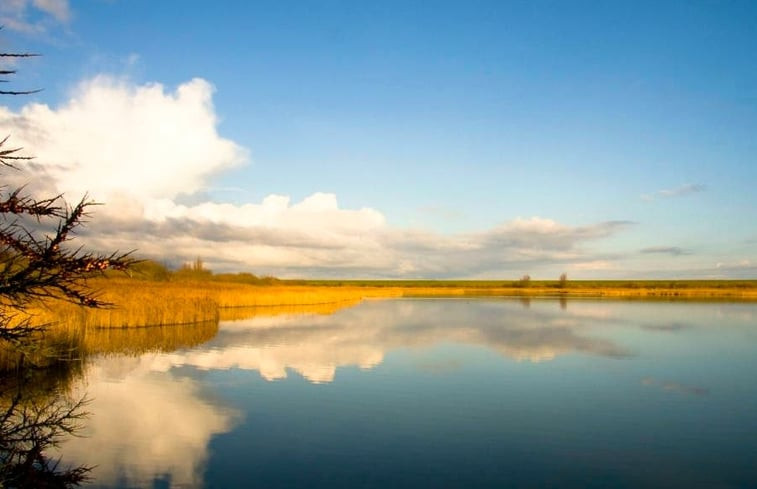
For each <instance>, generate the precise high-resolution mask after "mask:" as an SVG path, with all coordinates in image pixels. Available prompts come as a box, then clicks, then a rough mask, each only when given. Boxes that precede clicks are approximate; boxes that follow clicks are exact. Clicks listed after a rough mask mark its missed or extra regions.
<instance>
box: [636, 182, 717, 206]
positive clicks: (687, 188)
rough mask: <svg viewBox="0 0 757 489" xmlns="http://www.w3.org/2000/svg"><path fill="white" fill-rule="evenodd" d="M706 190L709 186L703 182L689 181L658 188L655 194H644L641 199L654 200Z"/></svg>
mask: <svg viewBox="0 0 757 489" xmlns="http://www.w3.org/2000/svg"><path fill="white" fill-rule="evenodd" d="M705 190H707V186H706V185H703V184H701V183H687V184H684V185H681V186H679V187H675V188H669V189H663V190H658V191H657V192H655V193H653V194H643V195H642V196H641V199H642V200H645V201H647V202H652V201H654V200H656V199H659V198H663V199H669V198H671V197H682V196H684V195H691V194H696V193H699V192H704V191H705Z"/></svg>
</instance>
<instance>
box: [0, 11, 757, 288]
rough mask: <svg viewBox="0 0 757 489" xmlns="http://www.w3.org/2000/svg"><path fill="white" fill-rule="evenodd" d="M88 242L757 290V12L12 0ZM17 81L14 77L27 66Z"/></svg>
mask: <svg viewBox="0 0 757 489" xmlns="http://www.w3.org/2000/svg"><path fill="white" fill-rule="evenodd" d="M0 24H1V25H3V29H2V30H0V50H2V51H6V52H7V51H25V52H35V53H41V54H42V55H43V56H41V57H39V58H33V59H24V60H16V61H14V62H12V64H11V67H12V68H13V69H16V70H17V71H18V73H17V74H16V75H14V76H13V78H12V79H11V80H10V82H9V83H6V84H4V86H3V88H15V89H36V88H42V89H43V90H42V91H41V92H39V93H36V94H33V95H30V96H24V97H4V98H0V134H8V135H10V136H11V139H10V141H11V142H12V143H13V144H15V145H17V146H22V147H23V148H24V151H28V152H29V153H31V154H33V155H34V156H35V159H34V161H33V163H31V164H30V165H29V166H28V167H27V168H25V169H24V171H23V172H18V173H13V174H9V173H7V172H6V173H5V174H4V175H3V177H4V178H5V179H6V182H9V183H11V184H25V185H27V188H28V189H29V191H30V192H33V193H37V194H39V195H49V194H50V193H59V192H63V193H64V195H65V196H66V198H67V199H68V200H69V201H76V200H78V199H79V198H81V196H83V195H85V193H86V194H87V195H89V196H91V198H93V199H95V200H97V201H98V202H101V203H103V204H104V205H102V206H99V207H97V209H96V210H95V212H94V214H93V215H92V217H91V219H90V221H89V222H88V224H87V227H86V228H85V229H83V230H82V232H81V233H80V236H79V238H77V242H76V244H83V245H85V246H86V247H87V248H93V249H98V250H103V251H107V250H113V249H120V250H137V251H136V253H137V255H139V256H142V257H148V258H153V259H156V260H160V261H162V262H164V263H167V264H169V265H172V266H177V265H179V264H181V263H182V262H184V261H188V260H193V259H194V258H196V257H201V258H202V259H203V260H204V261H205V263H206V264H207V265H208V266H209V267H210V268H212V269H213V270H214V271H245V272H252V273H256V274H261V275H264V274H270V275H275V276H279V277H324V278H404V279H408V278H487V279H500V278H501V279H517V278H520V277H521V276H523V275H525V274H528V275H530V276H531V277H533V278H545V279H556V278H557V277H558V276H559V275H560V274H561V273H567V275H568V277H569V278H576V279H578V278H586V279H589V278H608V279H625V278H628V279H634V278H637V279H640V278H757V192H755V191H754V187H755V184H756V183H757V4H756V3H754V2H751V1H722V2H715V1H712V2H709V1H698V2H678V1H673V0H671V1H666V2H657V1H655V2H644V1H638V2H600V1H596V2H584V1H565V2H552V1H533V2H520V1H518V2H515V1H513V2H503V1H494V2H486V1H467V2H445V1H441V0H440V1H435V2H420V1H397V2H394V1H384V2H350V1H300V2H288V1H269V2H257V1H226V2H223V3H219V2H207V1H195V0H185V1H181V2H178V1H164V2H148V1H142V0H130V1H128V2H127V1H125V0H107V1H106V0H81V1H77V2H69V1H68V0H3V1H2V3H0ZM5 63H6V66H8V63H9V61H8V60H6V61H5Z"/></svg>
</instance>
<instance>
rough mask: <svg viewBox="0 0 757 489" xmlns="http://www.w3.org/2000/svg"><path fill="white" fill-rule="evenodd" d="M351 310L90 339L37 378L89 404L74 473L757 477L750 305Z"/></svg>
mask: <svg viewBox="0 0 757 489" xmlns="http://www.w3.org/2000/svg"><path fill="white" fill-rule="evenodd" d="M346 306H349V304H343V305H341V306H339V307H337V306H330V307H329V308H316V309H308V308H304V309H303V308H294V309H293V308H283V309H277V308H269V309H256V310H253V311H250V310H248V311H242V310H235V311H232V312H230V313H229V314H230V316H229V317H231V318H233V319H234V320H228V321H223V322H222V323H221V324H220V326H219V325H214V324H210V325H196V326H193V327H183V326H182V327H174V328H167V329H166V328H147V329H144V330H139V329H137V330H130V329H126V330H110V331H99V332H94V333H93V332H88V333H87V334H86V335H79V336H77V337H76V338H78V339H76V342H78V344H79V345H80V346H81V348H82V351H84V352H86V355H85V358H84V361H83V362H79V363H72V368H71V369H70V371H69V373H65V375H63V374H61V378H59V379H58V380H54V379H53V378H52V377H50V378H49V379H48V380H47V381H45V382H46V383H45V382H40V383H39V386H40V393H43V392H58V393H60V392H64V391H65V392H66V393H68V394H67V395H68V398H69V399H77V398H81V397H82V396H84V394H85V393H86V395H87V396H88V397H89V398H91V399H92V402H91V403H90V404H89V405H88V406H87V411H89V412H90V413H91V416H90V417H89V419H88V420H87V423H86V426H85V427H84V428H83V430H82V434H83V435H85V437H84V438H73V439H71V440H68V441H67V442H66V443H65V444H64V445H63V447H62V452H61V453H62V458H63V462H64V464H70V466H73V467H77V466H79V465H86V466H95V468H94V470H93V472H92V474H91V475H92V476H93V477H94V479H95V482H94V486H95V487H104V488H121V487H182V488H193V487H197V488H200V487H253V486H254V487H269V488H270V487H316V486H319V487H336V486H341V487H355V486H370V487H378V486H380V487H419V486H424V485H425V486H426V487H430V486H437V487H438V486H443V485H444V484H446V483H449V481H450V480H455V481H457V482H459V484H456V485H459V486H460V487H507V486H508V484H510V483H511V485H513V486H520V487H532V486H539V485H541V486H542V487H567V486H572V487H583V486H586V485H589V483H592V481H595V479H593V478H592V477H593V476H591V474H593V473H594V472H595V471H597V470H602V471H605V472H604V473H605V474H610V475H606V477H608V478H606V479H603V480H604V481H605V482H608V481H609V482H615V483H617V484H614V485H616V486H623V485H628V484H626V483H627V482H628V481H634V480H637V479H634V477H636V476H637V472H636V471H637V470H638V469H637V468H638V467H651V466H653V465H655V464H657V462H658V461H659V460H661V459H662V458H665V463H664V464H661V465H663V466H664V465H665V464H667V466H669V467H672V468H671V469H670V471H669V473H668V472H664V471H663V472H659V471H658V472H654V471H652V472H650V473H649V477H648V478H647V479H644V481H646V482H649V481H660V480H664V481H665V482H671V481H673V482H675V484H669V485H671V486H678V487H688V486H687V485H686V484H688V485H689V486H690V485H691V484H690V483H692V482H696V481H698V480H701V476H702V475H703V474H705V472H707V471H710V472H713V473H714V472H716V469H713V468H712V467H714V466H715V465H717V464H710V465H708V460H710V459H708V458H707V457H712V454H711V450H709V449H708V448H707V447H708V446H710V445H713V444H714V445H717V446H719V447H720V448H719V450H721V451H722V453H727V454H728V455H727V456H726V455H724V456H723V457H721V459H720V461H719V462H718V463H721V464H722V463H724V459H726V458H727V459H728V463H730V464H731V465H729V466H728V467H729V474H733V480H735V481H737V482H743V481H745V480H749V478H750V477H752V475H756V476H757V474H755V472H754V469H752V468H751V467H752V466H751V465H749V464H748V463H746V462H744V459H745V456H744V453H747V451H748V449H750V448H757V447H755V446H754V442H752V441H751V440H753V439H757V437H752V436H745V435H749V433H746V434H745V433H744V431H745V430H744V427H745V426H754V421H755V419H754V414H753V413H754V410H753V409H752V408H751V407H750V406H752V407H753V406H754V405H755V404H754V403H755V400H757V394H755V392H754V389H753V387H750V386H752V385H753V383H750V380H753V379H750V377H749V375H750V374H749V370H748V369H747V368H746V366H748V365H750V364H751V365H753V358H755V356H754V344H755V342H752V343H750V342H749V341H747V339H748V338H750V337H753V335H754V330H755V327H754V326H755V324H754V323H753V322H752V321H751V320H752V319H753V315H752V311H753V310H754V306H747V307H742V306H734V308H733V309H732V310H729V308H728V307H727V306H724V305H703V306H701V307H700V306H699V305H696V304H686V305H685V306H683V305H678V306H676V305H670V304H667V305H666V304H662V303H655V304H643V303H638V302H635V303H621V302H602V301H580V300H578V301H571V303H570V304H568V305H566V304H564V303H562V302H561V301H559V300H539V299H533V300H531V301H530V303H529V304H528V306H527V307H524V306H525V305H524V304H523V303H521V302H520V301H519V300H517V299H514V300H492V299H487V300H465V299H455V300H420V299H413V300H389V301H367V302H364V303H361V304H360V305H359V306H357V307H346ZM750 308H751V309H750ZM251 312H253V313H254V314H255V315H254V316H253V317H246V318H245V316H249V314H250V313H251ZM713 326H716V327H713ZM63 343H65V342H63ZM482 358H483V360H482ZM750 362H751V363H750ZM471 364H474V367H475V368H471ZM77 365H78V366H77ZM345 367H353V368H351V369H349V368H345ZM354 367H358V368H359V369H364V370H366V371H365V372H362V371H360V370H358V369H356V368H354ZM343 368H344V370H340V369H343ZM292 372H296V373H297V374H298V375H296V376H292V377H293V378H292V379H291V380H292V381H290V382H276V383H269V382H266V381H272V380H280V379H285V378H286V377H287V376H288V375H290V374H291V373H292ZM300 376H301V377H302V378H304V379H306V380H307V382H303V381H301V380H299V378H300ZM261 377H262V379H264V380H261ZM313 384H327V385H313ZM710 386H716V388H713V389H712V390H710ZM40 395H42V394H40ZM724 410H728V412H729V413H730V415H729V417H722V416H720V414H719V413H721V412H723V411H724ZM692 423H695V424H696V426H697V427H698V430H699V431H700V432H702V433H703V434H696V436H702V442H701V443H691V440H692V436H695V435H694V434H692V432H691V426H692ZM749 423H752V424H751V425H750V424H749ZM587 427H590V428H587ZM746 431H749V430H748V429H747V430H746ZM658 434H660V435H659V436H658ZM752 434H757V433H752ZM450 440H454V443H450ZM660 440H662V441H660ZM731 440H739V442H738V443H739V445H738V447H737V448H735V449H732V450H730V451H728V449H729V445H728V443H731ZM671 453H672V454H673V455H670V454H671ZM618 460H625V461H628V462H623V463H618V462H617V461H618ZM293 467H296V470H294V469H293ZM692 467H693V468H692ZM650 470H651V469H650ZM661 470H662V469H661ZM666 470H667V469H666ZM535 474H551V475H544V476H543V477H542V476H541V475H539V476H538V477H537V476H535ZM670 474H675V477H680V479H671V478H670V477H671V475H670ZM681 474H683V475H681ZM707 474H709V472H707ZM534 477H536V479H535V478H534ZM539 477H542V478H541V479H539ZM571 477H572V479H571ZM718 477H719V476H718ZM712 480H720V479H718V478H717V477H715V478H714V479H712ZM566 481H567V482H566ZM571 481H572V482H571ZM403 484H404V486H403ZM609 485H613V484H609ZM642 485H643V484H642ZM647 485H649V486H654V484H647Z"/></svg>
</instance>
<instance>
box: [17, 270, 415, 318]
mask: <svg viewBox="0 0 757 489" xmlns="http://www.w3.org/2000/svg"><path fill="white" fill-rule="evenodd" d="M90 286H91V287H92V288H93V289H94V290H97V291H98V298H100V299H102V300H104V301H107V302H109V303H112V304H114V306H113V307H110V308H105V309H87V308H83V307H79V306H76V305H73V304H70V303H66V302H62V301H47V302H45V303H44V304H38V305H36V306H35V307H32V308H31V309H30V311H29V312H30V313H31V314H32V315H33V322H34V323H36V324H47V323H55V324H56V325H57V326H56V327H62V328H79V327H84V328H130V327H142V326H166V325H174V324H190V323H198V322H206V321H211V322H217V321H218V320H219V319H220V317H221V315H222V311H223V316H224V318H231V317H234V316H240V315H242V314H247V315H249V314H250V312H249V311H239V312H238V313H237V314H235V313H234V312H233V309H237V308H240V309H241V308H250V307H257V308H260V307H266V308H273V307H275V308H290V307H298V306H314V305H316V306H317V305H323V306H325V309H327V310H331V311H333V308H334V305H339V304H344V303H355V302H357V301H360V300H361V299H363V298H366V297H379V296H381V297H387V296H397V295H400V291H399V290H395V289H387V288H377V287H351V286H340V287H326V286H308V285H249V284H243V283H224V282H218V281H168V282H156V281H148V280H139V279H130V278H109V279H97V280H92V281H91V282H90Z"/></svg>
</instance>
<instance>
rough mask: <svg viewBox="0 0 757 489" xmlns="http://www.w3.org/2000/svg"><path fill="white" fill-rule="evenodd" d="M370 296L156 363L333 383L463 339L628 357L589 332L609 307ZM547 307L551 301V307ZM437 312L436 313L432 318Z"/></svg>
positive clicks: (239, 328) (237, 328) (509, 347)
mask: <svg viewBox="0 0 757 489" xmlns="http://www.w3.org/2000/svg"><path fill="white" fill-rule="evenodd" d="M471 306H472V304H470V303H469V302H468V301H463V300H457V301H454V300H453V301H449V300H421V301H400V302H395V301H369V302H367V303H364V304H362V305H361V306H360V307H358V308H353V309H346V310H342V311H340V312H338V313H336V314H334V315H333V316H316V315H306V316H301V315H300V316H294V315H289V316H277V317H268V318H265V317H255V318H251V319H247V320H241V321H233V322H227V323H225V324H222V326H221V330H220V332H219V334H218V335H217V336H216V338H214V340H213V341H211V342H210V343H208V345H207V346H208V348H205V349H202V350H193V351H185V352H175V353H171V354H165V355H162V356H159V357H156V358H155V361H154V364H153V368H154V369H155V370H159V371H168V370H170V369H171V368H173V367H177V366H185V365H188V366H193V367H196V368H200V369H208V370H209V369H230V368H239V369H244V370H257V371H259V372H260V375H261V376H262V377H263V378H265V379H267V380H277V379H283V378H285V377H286V376H287V371H288V370H292V371H295V372H297V373H299V374H300V375H302V376H303V377H304V378H306V379H308V380H309V381H311V382H315V383H320V382H331V381H333V380H334V376H335V372H336V369H337V367H341V366H358V367H360V368H363V369H369V368H372V367H374V366H376V365H378V364H380V363H381V362H382V361H383V359H384V356H385V355H386V353H387V352H389V351H391V350H394V349H397V348H426V347H432V346H434V345H437V344H440V343H458V344H467V345H476V346H482V347H486V348H490V349H492V350H495V351H497V352H499V353H500V354H502V355H503V356H506V357H508V358H512V359H514V360H517V361H530V362H541V361H548V360H552V359H554V358H555V357H557V356H558V355H561V354H567V353H571V352H580V353H587V354H591V355H600V356H605V357H613V358H622V357H626V356H628V355H629V352H628V351H627V350H625V349H624V348H622V347H620V346H618V345H616V344H615V343H614V342H612V341H611V340H608V339H605V338H597V337H593V336H590V335H588V334H586V332H585V331H584V330H585V329H586V328H587V327H588V326H590V325H591V324H594V323H597V322H598V321H604V320H605V318H604V314H603V312H602V311H591V310H587V309H586V308H578V309H577V311H576V312H568V311H566V310H564V309H561V308H560V307H559V304H558V303H557V302H554V301H549V303H548V304H545V303H541V304H539V307H533V308H530V309H523V308H521V306H519V305H518V303H517V302H516V301H498V302H496V301H481V302H479V303H477V304H474V305H473V307H471ZM545 306H546V307H545ZM431 318H433V319H431Z"/></svg>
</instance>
